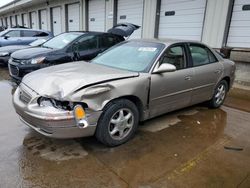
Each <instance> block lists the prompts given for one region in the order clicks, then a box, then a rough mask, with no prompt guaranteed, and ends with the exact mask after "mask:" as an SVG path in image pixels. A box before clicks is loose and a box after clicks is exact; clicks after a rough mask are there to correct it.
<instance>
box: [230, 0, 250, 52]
mask: <svg viewBox="0 0 250 188" xmlns="http://www.w3.org/2000/svg"><path fill="white" fill-rule="evenodd" d="M227 46H231V47H242V48H250V0H235V2H234V7H233V14H232V19H231V24H230V28H229V33H228V39H227Z"/></svg>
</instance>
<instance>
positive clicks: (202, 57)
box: [189, 44, 217, 67]
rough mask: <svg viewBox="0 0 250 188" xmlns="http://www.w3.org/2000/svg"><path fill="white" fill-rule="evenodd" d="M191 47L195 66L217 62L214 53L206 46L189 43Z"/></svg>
mask: <svg viewBox="0 0 250 188" xmlns="http://www.w3.org/2000/svg"><path fill="white" fill-rule="evenodd" d="M189 49H190V53H191V56H192V59H193V66H194V67H195V66H200V65H206V64H209V63H214V62H217V59H216V57H215V56H214V54H213V53H212V52H211V51H210V50H209V49H208V48H207V47H205V46H201V45H193V44H191V45H189Z"/></svg>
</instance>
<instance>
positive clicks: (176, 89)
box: [149, 45, 194, 117]
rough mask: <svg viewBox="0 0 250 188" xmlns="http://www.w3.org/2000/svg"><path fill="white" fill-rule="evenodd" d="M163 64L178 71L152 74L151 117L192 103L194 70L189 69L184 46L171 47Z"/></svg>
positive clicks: (162, 59)
mask: <svg viewBox="0 0 250 188" xmlns="http://www.w3.org/2000/svg"><path fill="white" fill-rule="evenodd" d="M163 63H170V64H173V65H175V66H176V71H174V72H165V73H160V74H159V73H157V74H152V76H151V88H150V101H149V107H150V117H154V116H157V115H160V114H163V113H166V112H169V111H173V110H176V109H180V108H183V107H186V106H188V105H189V104H190V101H191V92H192V79H193V74H194V72H193V71H194V70H193V69H192V68H188V67H189V63H188V58H187V54H186V50H185V47H184V45H174V46H170V47H169V48H168V49H167V50H166V52H165V53H164V54H163V56H162V58H161V60H160V62H159V64H163ZM157 66H158V65H157Z"/></svg>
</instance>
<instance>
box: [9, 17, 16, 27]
mask: <svg viewBox="0 0 250 188" xmlns="http://www.w3.org/2000/svg"><path fill="white" fill-rule="evenodd" d="M10 20H11V27H14V26H16V18H15V16H11V17H10Z"/></svg>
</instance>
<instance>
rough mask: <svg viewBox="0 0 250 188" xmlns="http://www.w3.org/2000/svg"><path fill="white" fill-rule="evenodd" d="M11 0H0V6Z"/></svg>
mask: <svg viewBox="0 0 250 188" xmlns="http://www.w3.org/2000/svg"><path fill="white" fill-rule="evenodd" d="M11 1H13V0H0V7H1V6H3V5H5V4H7V3H9V2H11Z"/></svg>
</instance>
